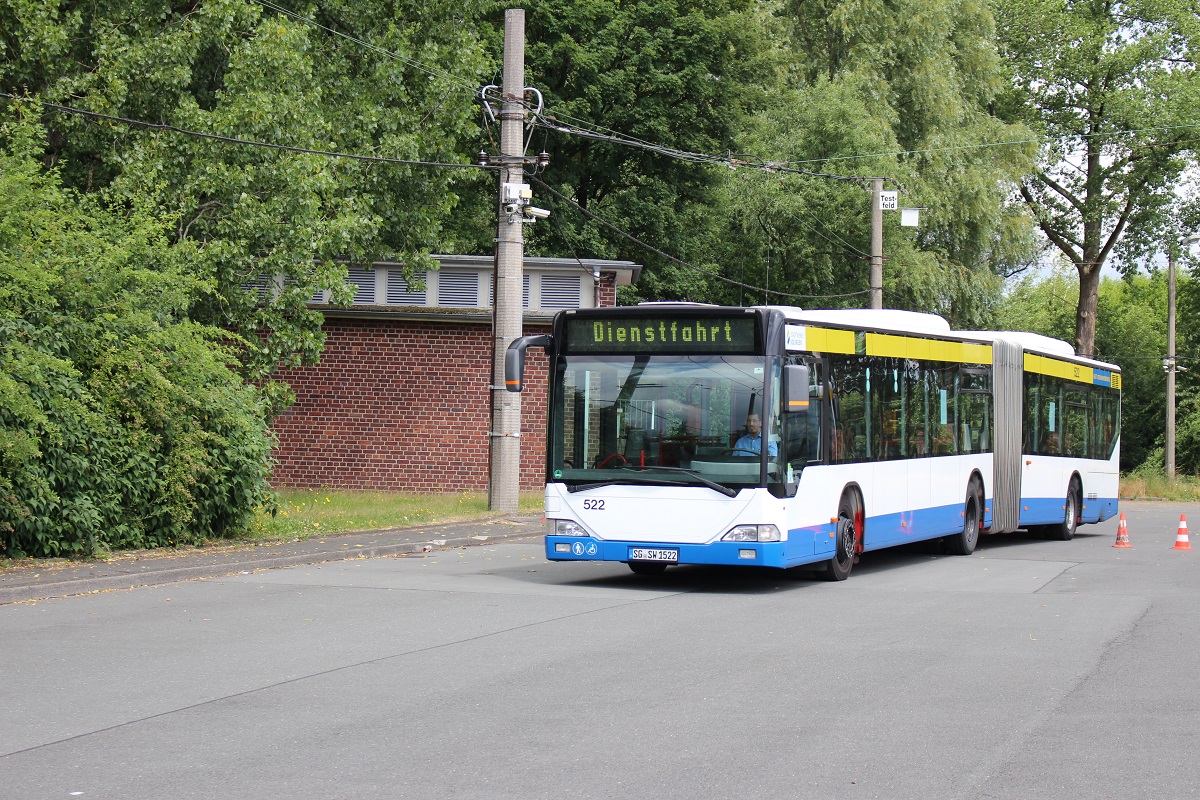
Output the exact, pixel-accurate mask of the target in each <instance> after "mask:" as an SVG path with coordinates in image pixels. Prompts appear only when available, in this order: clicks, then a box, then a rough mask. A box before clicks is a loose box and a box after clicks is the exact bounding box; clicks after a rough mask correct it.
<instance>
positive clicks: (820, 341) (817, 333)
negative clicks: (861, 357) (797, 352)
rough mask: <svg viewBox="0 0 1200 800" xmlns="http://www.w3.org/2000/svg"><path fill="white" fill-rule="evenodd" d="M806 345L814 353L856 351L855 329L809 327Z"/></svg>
mask: <svg viewBox="0 0 1200 800" xmlns="http://www.w3.org/2000/svg"><path fill="white" fill-rule="evenodd" d="M805 336H806V341H805V346H806V348H807V349H808V350H810V351H811V352H814V353H850V354H853V353H854V331H838V330H833V329H831V328H807V329H806V330H805Z"/></svg>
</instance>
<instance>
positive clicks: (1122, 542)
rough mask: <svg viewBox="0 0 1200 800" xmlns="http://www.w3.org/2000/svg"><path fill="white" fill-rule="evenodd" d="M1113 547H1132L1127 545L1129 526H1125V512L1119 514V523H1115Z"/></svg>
mask: <svg viewBox="0 0 1200 800" xmlns="http://www.w3.org/2000/svg"><path fill="white" fill-rule="evenodd" d="M1113 547H1130V548H1131V547H1133V545H1131V544H1130V543H1129V526H1128V525H1126V524H1125V512H1124V511H1122V512H1121V521H1120V522H1118V523H1117V543H1116V544H1114V545H1113Z"/></svg>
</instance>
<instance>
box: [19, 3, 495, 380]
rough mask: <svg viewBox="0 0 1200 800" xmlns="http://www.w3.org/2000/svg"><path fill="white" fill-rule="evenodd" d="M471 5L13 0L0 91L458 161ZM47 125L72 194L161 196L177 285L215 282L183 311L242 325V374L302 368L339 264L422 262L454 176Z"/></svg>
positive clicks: (465, 118)
mask: <svg viewBox="0 0 1200 800" xmlns="http://www.w3.org/2000/svg"><path fill="white" fill-rule="evenodd" d="M284 5H291V4H288V3H285V4H284ZM480 8H481V7H480V6H479V5H478V4H475V3H471V2H469V3H466V4H463V3H449V2H443V1H441V0H437V1H435V2H421V3H415V2H406V0H398V1H396V2H390V3H384V4H378V3H373V4H370V5H363V4H361V3H354V2H348V0H333V1H332V2H327V3H323V4H321V6H320V7H319V8H316V7H312V6H295V9H296V13H297V15H299V16H305V17H309V16H310V15H315V17H312V22H313V23H316V24H310V23H309V22H306V21H302V20H300V19H296V18H295V17H294V16H288V15H285V14H281V13H279V12H276V11H273V10H270V9H267V8H266V7H264V6H262V5H260V4H258V3H254V2H249V1H248V0H205V2H202V3H196V4H192V5H187V6H179V5H173V4H171V3H168V2H165V0H140V1H139V2H137V3H135V4H133V5H132V6H131V5H130V4H129V3H125V2H111V0H109V1H105V0H101V2H98V3H93V4H88V5H86V6H79V5H77V4H69V3H66V2H62V3H55V2H51V3H42V2H25V0H20V1H18V2H13V3H9V4H5V5H3V6H0V28H2V29H3V30H4V31H5V32H6V34H5V35H6V38H5V41H4V46H5V58H4V62H3V65H2V66H0V86H2V87H3V88H4V89H5V90H6V91H9V92H11V93H14V94H23V93H25V92H29V93H32V94H34V95H36V96H38V97H40V98H44V99H47V100H51V101H59V102H64V103H67V104H69V105H75V106H83V107H85V108H89V109H92V110H96V111H101V112H104V113H108V114H115V115H119V116H125V117H129V118H134V119H141V120H150V121H155V122H157V121H165V122H169V123H171V124H173V125H175V126H178V127H181V128H188V129H191V130H197V131H203V132H207V133H211V134H215V135H221V136H227V137H235V138H241V139H251V140H259V141H265V142H271V143H275V144H280V145H289V146H294V147H301V148H309V149H314V150H327V151H341V152H348V153H356V154H362V155H378V156H383V157H390V158H401V159H409V160H421V161H457V162H465V161H468V160H469V159H468V158H467V157H464V156H462V155H461V153H463V152H464V151H468V152H474V151H475V150H477V149H478V139H477V129H476V127H475V125H474V120H475V107H474V105H473V92H474V90H475V88H477V87H478V86H479V85H480V83H481V82H482V81H481V78H480V76H481V75H482V73H483V67H482V63H483V61H482V58H483V49H482V46H481V44H480V35H479V33H478V31H477V30H476V28H475V25H474V23H473V17H474V16H475V15H476V14H477V13H478V12H479V11H480ZM330 30H335V31H339V32H342V33H345V34H348V35H351V36H355V37H357V38H358V39H360V40H361V43H360V42H351V41H348V40H347V39H345V38H342V37H338V36H334V35H332V34H331V33H330V32H329V31H330ZM372 48H373V49H372ZM45 123H46V124H47V125H48V126H49V127H50V133H51V135H50V145H51V146H50V148H49V150H48V153H47V160H48V161H49V162H51V163H60V164H62V166H61V170H62V175H63V177H64V181H65V183H66V184H67V185H68V186H71V187H74V188H77V189H79V190H81V191H85V192H87V191H95V190H98V189H104V190H108V191H111V192H112V194H113V196H114V198H118V199H120V200H121V201H123V202H127V203H131V204H137V203H139V202H144V201H145V200H146V199H147V198H150V197H154V198H156V199H157V200H158V201H159V202H160V203H161V204H162V205H163V207H164V208H165V209H166V212H167V213H168V214H169V215H170V216H171V217H172V218H173V219H174V222H175V224H174V225H173V229H172V231H171V233H170V241H171V244H172V245H173V246H180V245H184V244H187V245H188V249H189V251H190V252H191V253H192V254H193V255H192V259H191V262H190V265H189V266H190V269H191V270H192V271H193V274H195V275H196V276H197V277H200V278H202V279H204V280H206V281H211V291H208V292H205V293H201V294H197V295H196V296H195V297H194V303H193V305H192V306H191V308H190V309H189V312H188V313H189V316H190V318H191V319H192V320H194V321H196V322H198V323H201V324H204V325H212V326H219V327H222V328H224V329H226V330H229V331H231V332H232V333H235V334H238V338H237V339H236V341H237V342H238V351H237V355H238V360H239V362H240V364H241V370H242V374H243V375H244V376H245V377H247V378H249V379H253V380H264V379H266V378H267V377H268V376H270V375H271V374H273V373H274V372H275V371H276V370H277V369H278V368H279V367H280V366H290V365H295V364H298V363H313V362H315V361H316V359H317V358H318V357H319V354H320V351H321V347H322V344H323V342H322V335H321V332H320V325H321V321H322V317H321V315H320V314H319V313H318V312H316V311H313V310H311V309H309V308H308V302H309V301H310V300H311V299H312V297H313V295H314V293H315V292H316V291H318V290H322V289H332V290H334V299H335V302H342V303H344V302H348V301H349V299H350V297H351V294H350V290H348V289H347V287H346V286H345V284H344V283H343V278H344V276H345V262H346V261H347V260H348V261H350V262H369V261H372V260H374V259H376V258H379V257H383V256H387V257H389V258H395V259H399V260H401V261H402V262H403V263H405V264H406V266H407V267H408V268H410V269H411V270H420V269H424V268H426V267H429V266H431V262H430V259H429V253H430V252H432V251H437V250H440V249H441V247H440V245H441V244H442V243H441V241H440V238H441V226H442V225H443V223H444V222H445V221H446V219H447V218H448V216H449V214H450V212H451V210H452V209H453V207H454V205H455V203H456V199H457V198H456V195H455V191H454V188H455V185H456V182H458V181H459V180H461V179H462V177H463V176H462V174H461V173H462V171H461V170H445V169H420V168H415V167H412V166H407V165H399V164H391V165H383V164H367V163H363V162H359V161H352V160H345V159H331V158H328V157H325V156H317V155H310V154H303V153H290V152H281V151H278V150H269V149H262V148H254V147H248V146H245V145H238V144H232V143H228V142H219V141H214V140H210V139H196V138H192V137H186V136H182V135H179V134H175V133H165V132H150V131H147V130H145V129H144V128H139V127H136V126H126V125H121V124H117V125H112V124H109V123H97V122H96V121H94V120H90V119H87V118H81V117H76V116H69V115H63V114H58V113H54V114H49V115H47V117H46V118H45ZM468 140H469V142H468ZM464 142H467V144H466V145H464ZM469 188H471V190H476V189H477V188H478V187H477V186H475V185H472V186H470V187H469ZM263 276H267V277H269V278H273V277H276V276H281V277H282V278H283V281H282V282H281V284H279V285H278V286H277V287H276V288H275V290H273V291H270V292H266V293H265V294H263V295H262V296H258V295H256V294H255V293H253V292H248V291H246V290H245V289H244V288H243V287H244V286H246V285H248V284H253V283H255V282H258V281H260V280H262V278H263ZM272 396H275V397H278V398H279V399H280V400H282V401H286V398H287V393H286V390H283V389H281V388H278V387H277V388H276V389H274V390H272Z"/></svg>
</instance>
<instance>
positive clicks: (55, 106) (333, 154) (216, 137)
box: [0, 92, 499, 170]
mask: <svg viewBox="0 0 1200 800" xmlns="http://www.w3.org/2000/svg"><path fill="white" fill-rule="evenodd" d="M0 97H7V98H8V99H10V100H20V99H21V98H19V97H17V96H15V95H11V94H9V93H8V92H0ZM30 99H32V100H33V101H34V102H36V103H39V104H41V105H42V106H43V107H45V108H49V109H52V110H54V111H61V112H64V113H68V114H78V115H80V116H84V117H91V118H93V119H103V120H108V121H110V122H120V123H123V124H126V125H134V126H137V127H141V128H149V129H150V130H158V131H169V132H171V133H178V134H181V135H183V136H194V137H196V138H199V139H212V140H213V141H217V142H225V143H228V144H240V145H247V146H249V147H263V148H266V149H268V150H284V151H286V152H289V153H303V154H306V155H317V156H328V157H330V158H349V159H353V160H355V161H367V162H370V163H375V164H405V165H408V166H413V167H437V168H445V169H484V170H498V169H499V167H498V166H491V165H488V164H475V163H456V162H452V161H416V160H413V159H407V158H387V157H385V156H365V155H359V154H357V153H340V152H337V151H334V150H315V149H312V148H309V147H296V146H294V145H288V144H276V143H274V142H262V141H257V140H255V139H243V138H241V137H238V136H222V135H220V134H216V133H206V132H204V131H193V130H189V129H187V128H180V127H178V126H175V125H165V124H163V123H161V122H147V121H145V120H141V119H131V118H129V117H119V116H116V115H113V114H101V113H100V112H99V111H88V110H86V109H82V108H74V107H73V106H64V105H61V104H59V103H51V102H49V101H47V100H40V99H35V98H30Z"/></svg>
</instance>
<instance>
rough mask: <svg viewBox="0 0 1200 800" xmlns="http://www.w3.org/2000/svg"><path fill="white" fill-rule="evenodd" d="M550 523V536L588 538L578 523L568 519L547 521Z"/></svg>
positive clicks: (587, 534)
mask: <svg viewBox="0 0 1200 800" xmlns="http://www.w3.org/2000/svg"><path fill="white" fill-rule="evenodd" d="M547 522H549V523H550V535H551V536H590V535H591V534H589V533H588V532H587V531H585V530H584V529H583V526H582V525H580V524H579V523H578V522H575V521H574V520H569V519H551V520H547Z"/></svg>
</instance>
